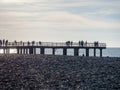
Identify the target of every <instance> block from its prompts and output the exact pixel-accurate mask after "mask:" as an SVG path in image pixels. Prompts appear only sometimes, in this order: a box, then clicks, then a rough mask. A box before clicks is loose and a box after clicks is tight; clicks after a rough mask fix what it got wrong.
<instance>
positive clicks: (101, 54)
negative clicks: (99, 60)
mask: <svg viewBox="0 0 120 90" xmlns="http://www.w3.org/2000/svg"><path fill="white" fill-rule="evenodd" d="M100 57H102V49H100Z"/></svg>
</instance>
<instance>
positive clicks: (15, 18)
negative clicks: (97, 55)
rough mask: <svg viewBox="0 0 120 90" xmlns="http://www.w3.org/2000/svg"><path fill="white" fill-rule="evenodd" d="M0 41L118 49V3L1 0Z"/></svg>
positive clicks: (103, 0) (113, 0)
mask: <svg viewBox="0 0 120 90" xmlns="http://www.w3.org/2000/svg"><path fill="white" fill-rule="evenodd" d="M0 38H1V39H4V38H5V39H9V40H10V41H14V40H23V41H28V40H30V41H32V40H35V41H67V40H71V41H79V40H84V41H86V40H87V41H101V42H106V43H107V46H110V47H111V46H118V47H120V0H0Z"/></svg>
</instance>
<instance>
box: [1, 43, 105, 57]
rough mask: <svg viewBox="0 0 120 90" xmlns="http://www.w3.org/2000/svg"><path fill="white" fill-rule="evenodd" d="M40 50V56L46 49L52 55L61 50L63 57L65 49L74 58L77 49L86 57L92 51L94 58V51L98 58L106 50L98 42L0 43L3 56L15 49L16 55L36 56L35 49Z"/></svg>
mask: <svg viewBox="0 0 120 90" xmlns="http://www.w3.org/2000/svg"><path fill="white" fill-rule="evenodd" d="M38 48H39V49H40V54H45V49H46V48H51V49H52V54H53V55H55V50H56V49H62V50H63V55H67V49H73V50H74V56H79V53H80V52H79V49H85V51H86V56H89V50H90V49H93V51H94V52H93V53H94V56H96V49H99V50H100V57H102V50H103V49H106V43H99V42H93V43H90V42H83V41H79V42H70V41H67V42H40V41H39V42H35V41H32V42H29V41H28V42H22V41H20V42H17V41H14V42H6V43H0V49H3V53H4V54H10V49H16V50H17V54H36V49H38Z"/></svg>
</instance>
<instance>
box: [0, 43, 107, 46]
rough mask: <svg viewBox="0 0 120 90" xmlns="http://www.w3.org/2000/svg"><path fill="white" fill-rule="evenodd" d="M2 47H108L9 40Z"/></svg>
mask: <svg viewBox="0 0 120 90" xmlns="http://www.w3.org/2000/svg"><path fill="white" fill-rule="evenodd" d="M0 46H1V47H7V46H50V47H65V46H67V47H106V43H98V42H97V43H95V42H93V43H91V42H87V43H85V42H84V43H82V44H81V43H79V42H73V43H68V44H67V43H66V42H8V43H7V44H2V45H0Z"/></svg>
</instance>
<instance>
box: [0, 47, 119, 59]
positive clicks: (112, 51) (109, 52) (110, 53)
mask: <svg viewBox="0 0 120 90" xmlns="http://www.w3.org/2000/svg"><path fill="white" fill-rule="evenodd" d="M0 53H3V50H0ZM10 53H17V51H16V49H11V50H10ZM36 54H40V49H37V50H36ZM45 54H47V55H51V54H52V49H49V48H46V49H45ZM55 54H56V55H62V54H63V50H62V49H56V50H55ZM85 54H86V53H85V49H80V50H79V56H83V55H85ZM67 55H68V56H74V50H73V49H67ZM89 55H90V56H94V51H93V49H90V50H89ZM96 56H100V50H99V49H97V50H96ZM103 57H120V48H106V49H103Z"/></svg>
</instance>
